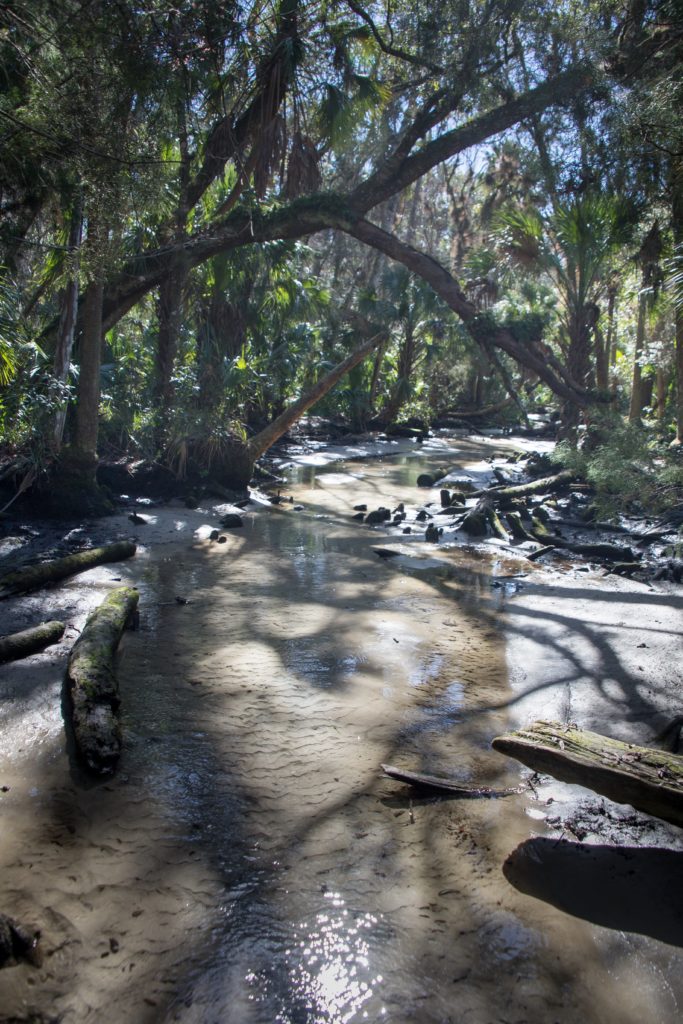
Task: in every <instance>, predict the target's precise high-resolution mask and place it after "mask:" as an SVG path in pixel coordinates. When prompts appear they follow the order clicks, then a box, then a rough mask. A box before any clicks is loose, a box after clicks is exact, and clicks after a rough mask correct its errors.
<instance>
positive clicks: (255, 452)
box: [212, 331, 386, 490]
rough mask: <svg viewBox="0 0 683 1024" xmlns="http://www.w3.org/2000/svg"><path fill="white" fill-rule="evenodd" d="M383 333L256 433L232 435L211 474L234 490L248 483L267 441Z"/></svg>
mask: <svg viewBox="0 0 683 1024" xmlns="http://www.w3.org/2000/svg"><path fill="white" fill-rule="evenodd" d="M385 337H386V333H385V332H384V331H380V332H379V333H378V334H376V335H375V337H374V338H369V339H368V341H366V342H364V344H363V345H361V346H360V348H357V349H356V350H355V352H352V353H351V355H349V356H347V357H346V359H343V360H342V361H341V362H340V363H337V365H336V366H335V367H333V369H331V370H330V372H329V373H327V374H325V376H324V377H322V378H321V379H320V380H319V381H318V383H317V384H315V385H314V386H313V387H312V388H311V389H310V390H309V391H307V392H306V394H305V395H302V397H301V398H300V399H298V401H296V402H293V403H292V405H290V406H289V407H288V408H287V409H285V411H284V412H283V413H281V414H280V416H278V417H277V419H274V420H273V422H272V423H270V424H269V425H268V426H267V427H265V428H264V429H263V430H262V431H260V433H258V434H255V435H254V437H252V438H251V440H250V441H239V440H238V439H237V438H236V439H234V441H233V443H232V444H231V445H229V446H228V447H226V449H225V451H224V454H223V456H222V457H221V460H220V465H215V466H214V467H213V468H212V471H213V474H214V475H215V476H216V477H217V479H218V482H219V483H221V484H223V485H225V486H226V487H230V488H234V489H235V490H243V489H244V488H245V487H247V485H248V484H249V481H250V480H251V478H252V475H253V472H254V463H255V462H256V460H257V459H258V458H259V457H260V456H261V455H263V454H264V452H266V451H268V449H269V448H270V447H271V445H273V444H275V442H276V441H277V440H279V438H281V437H282V435H283V434H285V433H286V432H287V431H288V430H289V428H290V427H291V426H293V425H294V424H295V423H296V422H297V421H298V420H300V419H301V417H302V416H303V415H304V413H306V412H307V411H308V410H309V409H310V408H311V406H313V405H315V403H316V402H319V401H320V399H321V398H324V396H325V395H326V394H327V393H328V391H330V390H331V389H332V388H333V387H334V385H335V384H336V383H337V382H338V381H339V380H341V378H342V377H343V376H344V375H345V374H347V373H348V372H349V371H350V370H352V369H353V368H354V366H357V365H358V363H360V362H361V361H362V360H363V359H365V357H366V356H367V355H369V354H370V353H371V352H372V351H373V350H374V349H375V348H376V347H377V346H378V345H379V344H380V343H381V342H382V341H383V340H384V339H385Z"/></svg>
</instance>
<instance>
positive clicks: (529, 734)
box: [492, 722, 683, 827]
mask: <svg viewBox="0 0 683 1024" xmlns="http://www.w3.org/2000/svg"><path fill="white" fill-rule="evenodd" d="M492 746H493V749H494V750H497V751H499V753H501V754H506V755H507V756H508V757H514V758H516V759H517V760H518V761H521V762H522V764H525V765H527V766H528V767H529V768H533V769H534V771H538V772H545V773H546V774H548V775H553V776H554V777H555V778H556V779H560V780H561V781H562V782H569V783H574V784H577V785H579V786H586V787H587V788H588V789H592V790H594V791H595V792H596V793H600V794H601V795H602V796H606V797H608V798H609V799H610V800H614V801H616V802H617V803H622V804H630V805H631V807H635V808H636V810H639V811H645V812H646V813H647V814H652V815H654V816H655V817H657V818H662V820H663V821H668V822H671V823H672V824H674V825H679V826H680V827H683V756H681V755H678V754H671V753H668V752H667V751H663V750H654V749H653V748H651V747H640V746H636V744H634V743H622V742H620V741H619V740H614V739H610V738H609V737H608V736H601V735H600V734H599V733H594V732H587V731H585V730H582V729H577V728H575V727H573V726H563V725H560V724H558V723H557V722H534V723H533V724H532V725H530V726H529V728H528V729H520V730H518V731H517V732H510V733H506V734H504V735H503V736H497V737H496V738H495V739H494V740H493V743H492Z"/></svg>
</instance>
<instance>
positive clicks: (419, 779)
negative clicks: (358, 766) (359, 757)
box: [382, 764, 519, 797]
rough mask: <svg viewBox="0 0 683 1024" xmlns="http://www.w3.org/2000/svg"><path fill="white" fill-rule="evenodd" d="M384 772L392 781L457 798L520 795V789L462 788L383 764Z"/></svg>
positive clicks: (434, 776)
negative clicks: (451, 794) (449, 794)
mask: <svg viewBox="0 0 683 1024" xmlns="http://www.w3.org/2000/svg"><path fill="white" fill-rule="evenodd" d="M382 771H383V772H384V774H385V775H388V776H389V778H390V779H396V780H397V782H407V783H408V784H409V785H410V786H417V787H418V788H420V789H435V790H439V791H440V792H446V793H455V794H456V795H457V796H464V797H480V796H510V794H511V793H518V792H519V790H518V789H490V788H489V787H488V786H479V787H472V786H461V785H460V784H459V783H458V782H453V781H452V780H451V779H444V778H441V776H439V775H423V774H422V773H421V772H409V771H406V770H405V769H403V768H394V766H393V765H390V764H383V765H382Z"/></svg>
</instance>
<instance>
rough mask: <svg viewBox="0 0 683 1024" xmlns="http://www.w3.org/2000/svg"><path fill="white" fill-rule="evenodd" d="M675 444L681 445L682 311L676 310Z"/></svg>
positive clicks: (682, 424) (682, 410)
mask: <svg viewBox="0 0 683 1024" xmlns="http://www.w3.org/2000/svg"><path fill="white" fill-rule="evenodd" d="M676 444H683V309H677V310H676Z"/></svg>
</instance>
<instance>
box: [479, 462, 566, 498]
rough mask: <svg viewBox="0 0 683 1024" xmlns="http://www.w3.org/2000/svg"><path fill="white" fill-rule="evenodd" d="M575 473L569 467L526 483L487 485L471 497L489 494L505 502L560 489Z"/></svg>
mask: <svg viewBox="0 0 683 1024" xmlns="http://www.w3.org/2000/svg"><path fill="white" fill-rule="evenodd" d="M574 478H575V474H574V473H572V472H571V470H569V469H563V470H562V472H561V473H555V474H554V475H553V476H544V477H541V479H540V480H531V481H529V483H526V484H511V485H510V486H509V487H500V486H498V487H496V486H494V487H488V488H485V489H484V490H481V491H475V492H474V494H472V495H471V497H477V498H478V497H484V496H485V495H491V497H493V498H495V500H496V501H498V502H501V501H502V502H503V503H505V502H506V501H511V500H512V499H513V498H526V497H527V496H528V495H529V494H548V493H550V492H552V491H559V490H562V488H563V487H567V486H568V485H569V484H570V483H571V482H572V480H574Z"/></svg>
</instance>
